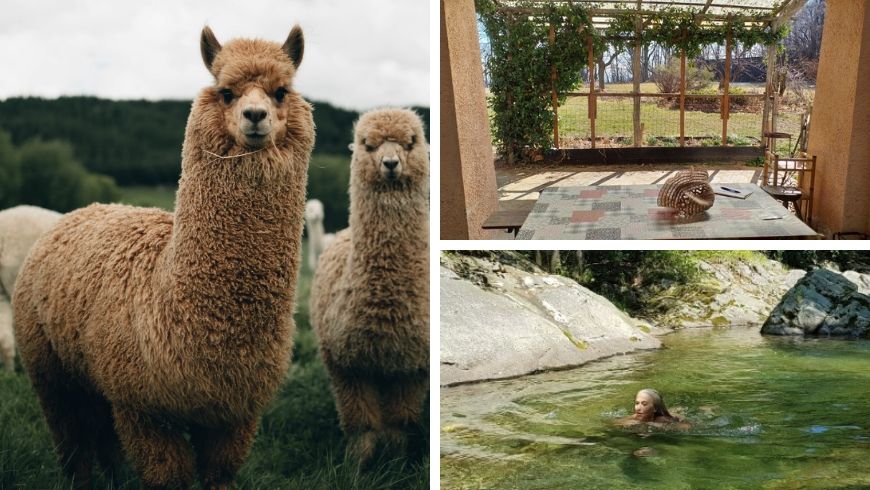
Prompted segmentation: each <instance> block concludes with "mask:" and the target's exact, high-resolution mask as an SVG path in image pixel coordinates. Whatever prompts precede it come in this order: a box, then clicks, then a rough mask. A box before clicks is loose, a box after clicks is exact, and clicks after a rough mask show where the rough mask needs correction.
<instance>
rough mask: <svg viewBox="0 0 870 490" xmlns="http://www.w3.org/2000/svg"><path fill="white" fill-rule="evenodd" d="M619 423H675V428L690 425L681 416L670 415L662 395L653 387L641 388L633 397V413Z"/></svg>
mask: <svg viewBox="0 0 870 490" xmlns="http://www.w3.org/2000/svg"><path fill="white" fill-rule="evenodd" d="M618 423H619V424H620V425H625V426H628V425H636V424H650V425H653V426H657V427H663V426H665V424H677V426H676V428H679V429H689V428H691V425H690V424H689V423H688V422H685V421H684V420H683V418H681V417H678V416H676V415H671V412H669V411H668V407H667V406H665V402H664V400H662V396H661V395H659V392H658V391H656V390H653V389H649V388H647V389H643V390H640V391H638V392H637V396H635V397H634V415H632V416H630V417H626V418H624V419H622V420H620V421H619V422H618Z"/></svg>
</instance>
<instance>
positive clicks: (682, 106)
mask: <svg viewBox="0 0 870 490" xmlns="http://www.w3.org/2000/svg"><path fill="white" fill-rule="evenodd" d="M680 146H686V50H685V49H683V50H681V51H680Z"/></svg>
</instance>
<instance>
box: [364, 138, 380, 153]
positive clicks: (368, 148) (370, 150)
mask: <svg viewBox="0 0 870 490" xmlns="http://www.w3.org/2000/svg"><path fill="white" fill-rule="evenodd" d="M363 146H365V147H366V151H367V152H369V153H371V152H373V151H375V148H377V146H374V145H370V144H368V143H366V140H363Z"/></svg>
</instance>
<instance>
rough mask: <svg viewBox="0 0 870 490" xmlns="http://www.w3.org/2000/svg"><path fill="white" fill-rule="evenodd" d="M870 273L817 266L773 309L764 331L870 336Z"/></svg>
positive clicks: (762, 330)
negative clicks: (835, 270)
mask: <svg viewBox="0 0 870 490" xmlns="http://www.w3.org/2000/svg"><path fill="white" fill-rule="evenodd" d="M868 295H870V275H866V274H859V273H857V272H855V271H848V272H845V273H843V274H840V273H837V272H834V271H831V270H828V269H817V270H814V271H812V272H810V273H809V274H807V275H806V277H804V278H803V279H802V280H801V281H799V282H798V283H797V284H796V285H795V286H794V288H792V289H791V291H789V292H788V294H786V295H785V296H784V297H783V298H782V301H781V302H780V303H779V304H778V305H777V306H776V308H774V310H773V312H772V313H771V314H770V318H768V319H767V321H766V322H765V323H764V325H763V326H762V328H761V333H764V334H771V335H833V336H848V337H870V296H868Z"/></svg>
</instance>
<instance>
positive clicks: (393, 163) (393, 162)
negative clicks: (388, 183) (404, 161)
mask: <svg viewBox="0 0 870 490" xmlns="http://www.w3.org/2000/svg"><path fill="white" fill-rule="evenodd" d="M383 163H384V166H385V167H387V170H395V168H396V167H398V166H399V159H398V158H394V159H386V158H385V159H384V160H383Z"/></svg>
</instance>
